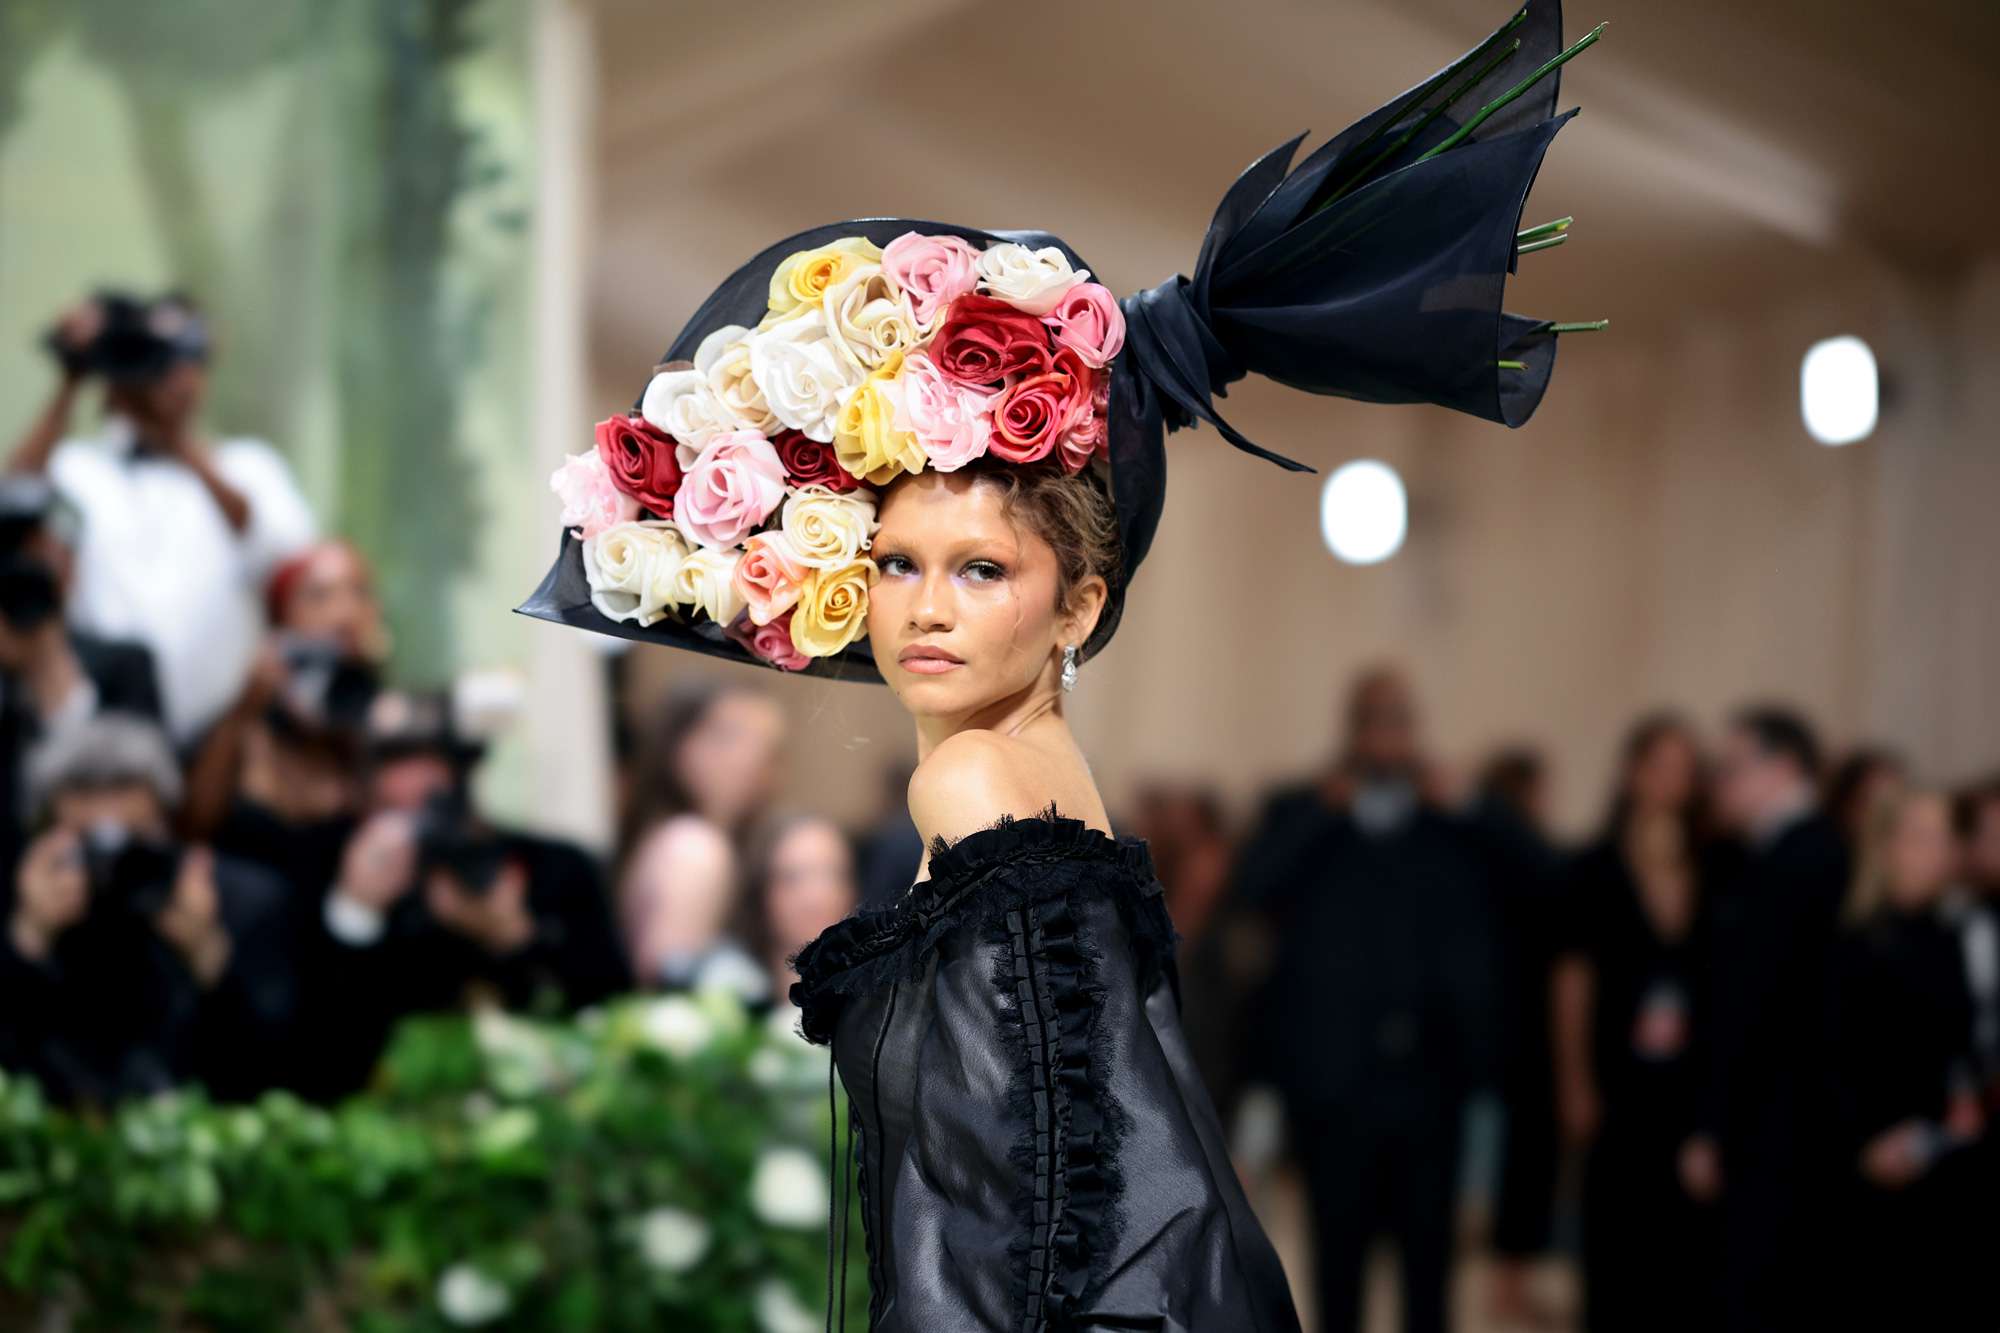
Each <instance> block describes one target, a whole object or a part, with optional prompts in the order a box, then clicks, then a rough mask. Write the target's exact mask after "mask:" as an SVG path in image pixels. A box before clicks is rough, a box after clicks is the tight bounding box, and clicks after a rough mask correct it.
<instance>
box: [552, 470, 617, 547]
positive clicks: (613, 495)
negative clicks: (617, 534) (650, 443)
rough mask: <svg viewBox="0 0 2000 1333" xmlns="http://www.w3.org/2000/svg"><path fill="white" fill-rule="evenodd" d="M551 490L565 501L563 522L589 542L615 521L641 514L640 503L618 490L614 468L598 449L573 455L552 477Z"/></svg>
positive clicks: (563, 503) (563, 504) (563, 502)
mask: <svg viewBox="0 0 2000 1333" xmlns="http://www.w3.org/2000/svg"><path fill="white" fill-rule="evenodd" d="M549 489H550V490H552V491H554V492H555V493H556V495H557V497H558V498H560V499H561V500H562V507H563V511H562V523H563V526H564V527H566V528H573V529H575V530H576V535H577V536H578V537H580V538H582V539H583V540H585V541H588V540H589V539H590V538H592V537H595V536H597V535H598V534H599V533H601V532H603V531H604V530H605V529H606V528H608V527H610V526H611V525H612V524H614V523H625V522H629V521H630V520H632V519H635V518H637V517H639V502H638V501H637V500H635V499H633V498H632V497H631V496H629V495H627V494H625V493H624V492H623V491H621V490H619V489H618V485H617V483H616V482H614V481H612V480H611V469H610V468H608V467H606V466H605V465H604V459H603V458H602V456H600V455H599V454H598V453H597V451H596V450H594V449H593V450H592V451H591V452H589V453H587V454H571V455H570V456H569V458H568V459H566V460H565V461H564V462H563V465H562V466H561V467H559V468H557V469H556V470H555V471H554V472H553V473H552V474H550V476H549Z"/></svg>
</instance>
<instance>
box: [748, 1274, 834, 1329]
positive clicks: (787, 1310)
mask: <svg viewBox="0 0 2000 1333" xmlns="http://www.w3.org/2000/svg"><path fill="white" fill-rule="evenodd" d="M757 1327H758V1328H759V1329H760V1330H761V1331H762V1333H819V1327H820V1322H819V1319H818V1317H817V1316H815V1315H814V1314H813V1312H812V1311H811V1310H808V1309H807V1308H806V1307H805V1303H804V1302H803V1301H801V1300H799V1298H798V1297H797V1296H794V1295H793V1294H792V1289H791V1288H790V1287H788V1286H786V1285H785V1283H784V1281H783V1280H782V1279H780V1278H775V1277H772V1278H765V1279H764V1280H763V1281H762V1282H760V1283H758V1284H757Z"/></svg>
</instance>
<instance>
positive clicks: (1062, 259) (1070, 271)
mask: <svg viewBox="0 0 2000 1333" xmlns="http://www.w3.org/2000/svg"><path fill="white" fill-rule="evenodd" d="M1089 276H1090V270H1089V269H1087V268H1086V269H1074V268H1071V267H1070V266H1069V257H1068V256H1067V255H1065V254H1064V253H1063V252H1062V251H1061V250H1058V249H1057V248H1056V247H1055V246H1053V245H1045V246H1043V247H1042V248H1041V249H1039V250H1030V249H1029V248H1028V247H1027V246H1025V245H1016V244H1015V243H1014V242H1012V241H1001V242H1000V243H999V244H997V245H989V246H987V247H986V248H985V249H984V250H982V251H980V252H979V287H980V290H981V291H984V292H985V293H987V294H988V295H989V296H997V297H999V298H1000V299H1001V300H1003V301H1005V302H1007V304H1009V305H1011V306H1013V307H1014V308H1015V309H1016V310H1023V311H1026V312H1027V313H1028V314H1030V315H1046V314H1048V313H1049V311H1051V310H1053V309H1055V308H1056V302H1057V301H1058V300H1060V299H1062V294H1063V293H1064V292H1066V291H1068V290H1069V289H1070V288H1072V287H1074V286H1076V284H1078V283H1079V282H1082V281H1083V280H1084V279H1085V278H1088V277H1089Z"/></svg>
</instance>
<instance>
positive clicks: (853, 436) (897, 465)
mask: <svg viewBox="0 0 2000 1333" xmlns="http://www.w3.org/2000/svg"><path fill="white" fill-rule="evenodd" d="M902 373H903V354H902V353H901V352H895V353H892V354H891V355H890V357H889V359H888V360H886V361H884V362H883V363H882V368H881V369H880V370H877V371H875V372H874V373H873V374H871V375H870V376H869V377H868V378H867V379H865V380H863V381H862V382H861V387H860V388H858V389H856V390H855V391H854V392H853V393H852V394H851V395H849V396H848V399H847V402H846V403H845V404H844V405H842V407H841V409H840V415H838V416H836V417H835V418H834V419H833V456H834V459H835V461H837V462H838V463H839V464H840V465H841V466H842V467H844V468H846V469H847V470H848V471H849V472H852V473H853V474H854V475H855V476H857V477H859V478H861V479H862V480H863V481H865V482H867V483H868V484H869V485H871V486H886V485H887V484H888V483H889V479H890V478H892V477H894V476H895V475H896V474H897V473H898V472H922V471H923V470H924V459H925V454H924V447H923V446H922V445H921V444H918V443H917V436H916V433H915V432H914V431H908V430H898V429H897V428H896V396H897V394H898V393H899V392H900V391H901V387H902V386H900V385H899V384H898V383H897V382H896V377H897V376H899V375H901V374H902Z"/></svg>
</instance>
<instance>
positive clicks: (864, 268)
mask: <svg viewBox="0 0 2000 1333" xmlns="http://www.w3.org/2000/svg"><path fill="white" fill-rule="evenodd" d="M821 307H822V309H823V310H824V312H825V314H826V326H827V328H829V329H830V330H832V332H833V339H834V344H835V345H836V346H837V347H839V348H840V350H841V352H842V353H843V354H844V355H845V356H846V357H847V359H848V360H850V361H852V362H854V364H855V365H857V366H859V367H861V368H862V369H864V370H874V369H876V368H877V367H879V366H881V365H882V364H884V363H885V362H886V361H888V359H889V358H890V357H891V356H893V355H895V354H897V353H899V352H905V351H908V350H909V349H910V348H912V347H914V346H916V345H917V338H918V334H917V321H916V318H915V317H914V316H913V315H912V314H911V313H910V309H909V307H908V306H906V305H904V304H903V302H902V301H901V300H900V299H899V298H898V297H897V296H896V293H895V290H894V289H893V288H891V287H890V286H889V280H888V279H887V278H885V277H883V276H882V270H881V268H880V266H878V265H875V264H864V265H858V266H857V267H856V268H855V269H854V271H853V272H852V273H850V274H849V275H848V276H847V277H846V278H843V279H842V280H841V281H839V282H837V283H835V284H834V285H833V286H831V287H829V288H827V290H826V298H825V300H824V301H823V302H821Z"/></svg>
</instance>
